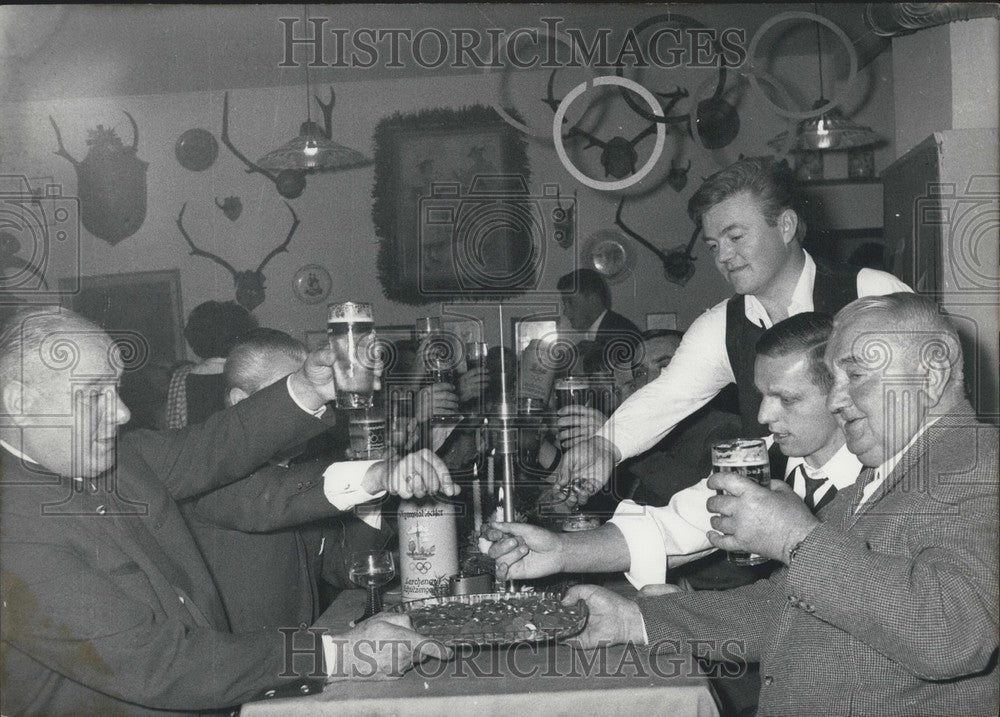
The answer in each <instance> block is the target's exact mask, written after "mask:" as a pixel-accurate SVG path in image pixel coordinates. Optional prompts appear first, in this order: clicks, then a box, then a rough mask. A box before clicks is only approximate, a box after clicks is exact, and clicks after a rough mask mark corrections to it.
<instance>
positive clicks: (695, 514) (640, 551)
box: [610, 436, 862, 589]
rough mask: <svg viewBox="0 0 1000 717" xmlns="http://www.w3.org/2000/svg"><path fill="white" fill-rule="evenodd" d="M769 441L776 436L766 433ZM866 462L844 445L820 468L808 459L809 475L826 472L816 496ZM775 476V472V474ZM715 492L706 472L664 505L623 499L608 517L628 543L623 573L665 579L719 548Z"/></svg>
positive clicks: (841, 484) (791, 466) (801, 488)
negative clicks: (711, 535)
mask: <svg viewBox="0 0 1000 717" xmlns="http://www.w3.org/2000/svg"><path fill="white" fill-rule="evenodd" d="M766 441H767V443H768V445H769V446H770V443H771V442H772V441H773V437H771V436H768V437H767V439H766ZM803 462H804V459H803V458H789V459H788V464H787V466H786V468H785V476H784V477H787V476H788V475H789V474H790V473H791V472H792V471H794V470H795V469H796V468H797V467H798V466H799V465H800V464H802V463H803ZM861 469H862V465H861V462H860V461H859V460H858V459H857V457H856V456H855V455H854V454H853V453H851V452H850V451H849V450H847V446H846V445H844V446H841V447H840V450H839V451H837V452H836V453H834V454H833V456H832V457H831V458H830V460H828V461H827V462H826V463H824V464H823V465H822V466H820V467H819V468H813V467H812V466H809V465H808V464H806V472H807V473H808V475H809V477H810V478H827V479H828V480H827V482H826V483H824V484H823V485H821V486H820V487H819V488H818V489H817V490H816V494H815V500H816V501H817V502H818V501H819V500H820V499H821V498H822V497H823V496H824V495H825V494H826V493H827V491H829V490H830V488H831V486H836V487H837V490H843V489H844V488H846V487H847V486H849V485H851V484H852V483H854V481H855V480H857V477H858V474H859V473H860V472H861ZM772 477H773V476H772ZM792 489H793V490H794V491H795V493H796V494H798V496H799V497H800V498H805V493H806V489H805V481H803V480H796V481H795V485H794V486H793V487H792ZM715 494H716V492H715V491H714V490H712V489H711V488H709V487H708V478H707V477H706V478H705V479H703V480H702V481H700V482H699V483H696V484H695V485H693V486H691V487H689V488H685V489H684V490H681V491H678V492H677V493H675V494H674V497H673V498H671V499H670V503H668V504H667V505H665V506H663V507H659V508H657V507H652V506H648V505H639V504H637V503H634V502H632V501H630V500H625V501H622V502H621V503H620V504H619V506H618V508H617V509H616V510H615V515H614V517H613V518H611V520H610V522H611V523H614V524H615V526H616V527H617V528H618V530H620V531H621V533H622V535H623V536H625V542H626V543H627V544H628V551H629V559H630V567H629V571H628V572H627V573H625V577H627V578H628V579H629V582H631V583H632V584H633V585H634V586H635V587H636V589H641V588H642V586H643V585H650V584H653V585H656V584H662V583H663V581H664V579H665V575H666V571H667V570H668V569H672V568H676V567H678V566H680V565H683V564H685V563H689V562H691V561H692V560H697V559H698V558H701V557H704V556H705V555H708V554H709V553H711V552H713V551H715V550H717V548H716V547H715V546H713V545H712V544H711V543H710V542H709V541H708V535H707V533H708V531H710V530H713V528H712V523H711V518H712V515H713V514H712V513H710V512H709V511H708V508H707V507H706V506H705V503H706V501H707V500H708V499H709V498H711V497H712V496H713V495H715Z"/></svg>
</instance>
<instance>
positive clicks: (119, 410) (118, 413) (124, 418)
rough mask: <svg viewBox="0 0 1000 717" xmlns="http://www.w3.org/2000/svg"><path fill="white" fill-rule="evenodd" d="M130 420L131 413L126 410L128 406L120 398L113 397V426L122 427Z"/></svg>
mask: <svg viewBox="0 0 1000 717" xmlns="http://www.w3.org/2000/svg"><path fill="white" fill-rule="evenodd" d="M131 418H132V412H131V411H130V410H128V406H126V405H125V402H124V401H122V400H121V398H120V397H118V396H115V425H117V426H124V425H125V424H126V423H128V422H129V420H130V419H131Z"/></svg>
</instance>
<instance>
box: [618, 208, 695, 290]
mask: <svg viewBox="0 0 1000 717" xmlns="http://www.w3.org/2000/svg"><path fill="white" fill-rule="evenodd" d="M624 207H625V197H622V198H621V199H620V200H619V201H618V210H617V211H616V212H615V224H617V225H618V227H619V228H620V229H621V230H622V231H623V232H625V233H626V234H628V235H629V236H630V237H632V238H633V239H635V240H636V241H637V242H639V243H640V244H642V245H643V246H644V247H646V248H647V249H649V250H650V251H651V252H653V254H655V255H656V256H657V258H658V259H659V260H660V261H661V262H662V263H663V275H664V276H665V277H666V278H667V281H671V282H673V283H675V284H678V285H680V286H684V285H685V284H686V283H688V279H690V278H691V277H692V276H694V268H695V267H694V262H695V256H694V245H695V242H697V241H698V234H699V232H700V231H701V227H695V228H694V232H693V233H692V234H691V239H689V240H688V243H687V245H686V246H678V247H675V248H674V249H672V250H670V252H669V253H667V252H664V251H663V250H661V249H660V248H658V247H657V246H656V245H654V244H653V243H652V242H651V241H649V240H648V239H646V238H645V237H643V236H641V235H640V234H638V233H637V232H635V231H633V230H632V229H630V228H629V227H627V226H626V225H625V222H624V220H623V219H622V209H623V208H624Z"/></svg>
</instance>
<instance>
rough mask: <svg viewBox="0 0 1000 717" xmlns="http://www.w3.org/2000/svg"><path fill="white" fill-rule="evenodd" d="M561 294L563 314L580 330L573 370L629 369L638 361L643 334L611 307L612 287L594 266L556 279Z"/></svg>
mask: <svg viewBox="0 0 1000 717" xmlns="http://www.w3.org/2000/svg"><path fill="white" fill-rule="evenodd" d="M556 288H557V289H558V290H559V291H560V293H561V294H562V306H563V316H564V317H565V318H566V321H567V322H568V323H569V325H570V326H571V327H572V329H573V331H575V332H580V340H579V342H578V343H577V347H578V349H579V355H578V359H577V363H576V367H574V369H573V372H574V373H576V372H579V371H581V370H582V371H583V372H586V373H607V374H613V373H614V371H615V369H616V368H617V369H619V370H620V371H621V372H624V373H630V372H631V370H632V368H634V367H635V366H636V365H638V363H639V360H638V347H639V344H640V343H642V334H641V332H640V331H639V329H638V327H636V325H635V324H633V323H632V322H631V321H629V320H628V319H627V318H625V317H624V316H622V315H621V314H619V313H616V312H614V311H612V310H611V290H610V289H609V288H608V285H607V282H605V281H604V277H602V276H601V275H600V274H598V273H597V272H596V271H594V270H593V269H577V270H576V271H573V272H570V273H569V274H564V275H563V276H561V277H559V281H558V282H556Z"/></svg>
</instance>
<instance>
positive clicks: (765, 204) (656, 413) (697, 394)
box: [556, 157, 909, 500]
mask: <svg viewBox="0 0 1000 717" xmlns="http://www.w3.org/2000/svg"><path fill="white" fill-rule="evenodd" d="M798 206H799V199H798V193H797V189H796V186H795V180H794V178H793V177H792V175H791V172H790V170H788V168H787V166H786V165H783V164H781V163H778V162H775V161H774V160H773V159H772V158H770V157H761V158H751V159H744V160H740V161H739V162H736V163H735V164H733V165H731V166H729V167H727V168H726V169H724V170H722V171H721V172H718V173H716V174H714V175H712V176H711V177H709V178H708V179H707V180H706V181H705V183H704V184H702V186H701V187H700V188H699V189H698V191H697V192H695V194H694V195H693V196H692V197H691V200H690V201H689V202H688V214H690V215H691V218H692V219H693V220H694V221H695V223H696V224H699V225H700V226H701V228H702V236H703V238H704V245H705V248H706V249H707V251H708V252H709V254H710V255H711V256H712V259H713V261H714V262H715V266H716V268H717V269H718V270H719V271H720V272H721V273H722V275H723V276H724V277H725V278H726V280H727V281H728V282H729V283H730V284H731V285H732V286H733V289H735V290H736V296H734V297H732V298H731V299H729V300H727V301H722V302H720V303H719V304H717V305H716V306H714V307H713V308H711V309H710V310H709V311H707V312H706V313H704V314H702V315H701V316H700V317H698V319H696V320H695V321H694V323H692V324H691V327H690V328H689V329H688V330H687V332H686V333H685V335H684V341H682V342H681V345H680V347H679V348H678V350H677V353H676V354H675V355H674V358H673V361H671V362H670V365H669V366H668V367H667V368H666V370H664V371H663V373H662V374H661V375H660V377H659V378H658V379H657V380H656V381H653V382H651V383H649V384H648V385H647V386H646V387H645V388H643V389H642V390H640V391H637V392H636V393H635V394H634V395H633V396H632V397H631V398H629V400H628V401H626V402H625V403H624V404H622V406H621V407H620V408H619V409H618V410H617V411H616V412H615V414H614V416H612V418H611V419H610V420H609V421H608V423H607V424H606V425H605V426H604V428H603V429H602V430H601V431H600V432H598V433H597V434H596V436H595V438H594V439H593V440H591V441H588V442H587V443H584V444H581V445H579V446H577V447H576V448H574V449H573V450H571V451H569V453H568V454H567V455H566V457H565V458H564V460H563V462H562V463H561V464H560V466H559V473H558V475H557V477H556V482H557V484H558V485H560V486H570V485H571V486H573V488H574V493H573V495H572V496H571V500H576V499H577V498H579V499H582V500H586V498H587V497H588V496H590V495H592V494H593V493H595V492H596V491H597V490H599V489H600V487H601V486H602V485H604V483H605V482H607V479H608V476H609V475H610V473H611V471H612V468H613V466H614V464H616V463H618V462H620V461H622V460H624V459H626V458H630V457H631V456H634V455H638V454H639V453H642V452H643V451H645V450H648V449H649V448H651V447H652V446H653V445H655V444H656V443H657V441H659V440H660V439H661V438H662V437H663V436H664V435H666V434H667V433H669V432H670V431H671V430H673V429H674V427H675V426H676V425H677V424H678V423H679V422H680V421H681V420H682V419H683V418H684V417H686V416H688V415H690V414H691V413H692V412H694V411H695V410H697V409H698V408H699V407H701V406H703V405H705V404H706V403H708V401H709V400H711V399H712V397H713V396H715V395H716V394H717V393H718V392H719V391H720V390H721V389H722V388H724V387H725V386H726V385H727V384H729V383H734V382H735V384H736V386H737V388H738V390H739V395H740V413H741V415H742V418H743V435H744V436H745V437H750V436H762V435H765V433H766V429H765V428H764V427H763V426H761V425H759V424H758V423H757V408H758V406H759V399H758V397H757V394H756V392H755V391H754V387H753V365H754V353H753V345H754V342H755V341H756V340H757V337H759V336H760V334H761V333H762V332H763V331H764V329H767V328H769V327H770V326H772V325H774V324H775V323H777V322H778V321H781V320H783V319H785V318H787V317H788V316H792V315H794V314H799V313H802V312H804V311H814V310H815V311H820V312H823V313H826V314H830V315H833V314H834V313H836V311H837V310H839V309H840V308H841V307H842V306H844V305H845V304H847V303H848V302H850V301H851V300H853V299H855V298H857V297H859V296H869V295H874V294H888V293H891V292H895V291H908V290H909V289H908V288H907V287H906V285H905V284H903V283H901V282H900V281H898V280H897V279H896V278H895V277H893V276H892V275H890V274H886V273H885V272H881V271H875V270H873V269H860V270H859V269H858V268H857V267H830V266H826V265H824V264H822V263H819V262H816V261H814V260H813V259H812V257H811V256H809V254H808V253H806V252H805V251H804V250H803V249H802V240H803V238H804V236H805V224H804V222H803V221H802V220H801V218H800V212H799V209H798Z"/></svg>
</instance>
